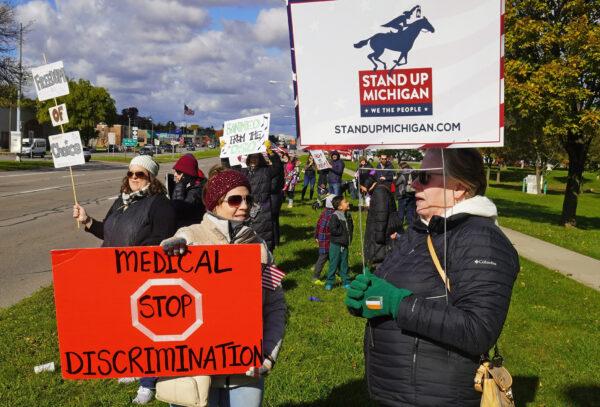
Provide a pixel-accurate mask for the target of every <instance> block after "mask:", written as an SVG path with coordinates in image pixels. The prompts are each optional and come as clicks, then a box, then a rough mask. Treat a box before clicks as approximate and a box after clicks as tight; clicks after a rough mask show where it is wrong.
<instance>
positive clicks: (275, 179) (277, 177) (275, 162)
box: [269, 153, 285, 195]
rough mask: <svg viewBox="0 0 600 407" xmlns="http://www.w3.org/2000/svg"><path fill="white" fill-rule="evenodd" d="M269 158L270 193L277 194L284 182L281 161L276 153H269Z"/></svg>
mask: <svg viewBox="0 0 600 407" xmlns="http://www.w3.org/2000/svg"><path fill="white" fill-rule="evenodd" d="M269 160H270V161H271V166H270V167H269V170H270V172H271V195H279V194H281V191H282V190H283V184H284V183H285V174H284V170H283V163H282V162H281V158H280V157H279V154H277V153H273V154H271V155H269Z"/></svg>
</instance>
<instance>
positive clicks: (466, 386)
mask: <svg viewBox="0 0 600 407" xmlns="http://www.w3.org/2000/svg"><path fill="white" fill-rule="evenodd" d="M480 198H481V199H486V198H483V197H480ZM488 202H490V201H489V200H488ZM490 204H491V202H490ZM492 205H493V204H492ZM494 210H495V207H494ZM447 228H448V229H447V230H448V231H447V241H448V250H447V253H448V257H447V272H448V278H449V280H450V287H451V293H450V294H449V295H448V303H449V305H447V304H446V298H445V289H444V284H443V282H442V279H441V277H440V275H439V274H438V272H437V271H436V269H435V266H434V265H433V262H432V260H431V257H430V255H429V251H428V249H427V241H426V239H427V235H428V233H431V235H432V237H433V242H434V246H435V250H436V252H437V255H438V257H439V259H440V262H441V263H442V264H444V258H443V253H444V251H443V241H444V227H443V219H442V218H439V217H434V218H432V220H431V222H430V223H429V226H428V227H427V226H425V224H423V223H422V222H420V221H418V222H415V224H414V225H413V226H411V229H410V230H409V231H408V233H406V234H404V235H402V236H401V238H400V241H399V244H397V245H395V246H394V250H393V251H392V252H391V253H390V254H389V255H388V256H387V257H386V259H385V261H384V263H383V264H381V266H380V267H379V268H378V269H377V271H376V274H377V275H378V276H379V277H381V278H384V279H385V280H387V281H389V282H391V283H392V284H394V285H395V286H397V287H402V288H406V289H409V290H411V291H412V292H413V293H414V294H413V295H412V296H410V297H407V298H405V299H404V300H403V301H402V302H401V303H400V306H399V309H398V315H397V318H396V320H393V319H392V318H391V317H381V318H373V319H372V320H370V321H369V322H368V324H367V327H366V330H365V364H366V375H367V381H368V387H369V392H370V394H371V397H372V398H373V399H375V400H377V401H379V402H380V403H381V404H382V405H385V406H435V407H439V406H473V407H474V406H479V403H480V400H481V394H480V393H477V392H476V391H475V390H474V389H473V377H474V376H475V371H476V370H477V366H478V363H479V356H480V355H481V354H482V353H485V352H487V351H488V350H489V349H490V348H491V347H492V346H493V345H494V343H495V342H496V340H497V339H498V336H499V335H500V332H501V331H502V326H503V325H504V320H505V318H506V314H507V312H508V307H509V304H510V297H511V293H512V287H513V283H514V281H515V279H516V277H517V273H518V271H519V258H518V255H517V252H516V251H515V250H514V248H513V246H512V244H511V243H510V241H509V240H508V239H507V238H506V236H504V234H503V233H502V231H501V230H500V229H499V228H498V226H496V225H495V224H494V218H493V217H482V216H475V215H471V214H469V213H459V214H456V215H453V216H451V217H449V218H448V222H447Z"/></svg>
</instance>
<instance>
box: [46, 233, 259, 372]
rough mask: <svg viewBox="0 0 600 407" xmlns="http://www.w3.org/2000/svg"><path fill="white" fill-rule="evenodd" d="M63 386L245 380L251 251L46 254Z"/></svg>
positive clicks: (253, 294)
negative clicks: (74, 382) (114, 380)
mask: <svg viewBox="0 0 600 407" xmlns="http://www.w3.org/2000/svg"><path fill="white" fill-rule="evenodd" d="M52 272H53V276H54V297H55V302H56V320H57V325H58V342H59V349H60V358H61V367H62V375H63V377H64V378H66V379H92V378H109V377H144V376H157V377H159V376H186V375H187V376H190V375H199V374H209V375H210V374H235V373H244V372H246V371H247V370H248V369H249V368H250V367H251V366H255V367H257V366H260V365H261V362H262V345H261V344H262V288H261V264H260V246H259V245H257V244H248V245H218V246H190V247H189V252H188V253H187V254H186V255H184V256H181V257H180V256H168V255H167V254H165V253H164V252H163V250H162V249H161V248H160V247H135V248H133V247H128V248H101V249H74V250H54V251H52Z"/></svg>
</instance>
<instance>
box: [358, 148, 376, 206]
mask: <svg viewBox="0 0 600 407" xmlns="http://www.w3.org/2000/svg"><path fill="white" fill-rule="evenodd" d="M374 176H375V170H373V166H372V165H371V164H370V163H369V161H367V159H366V158H365V157H360V158H359V159H358V177H357V178H358V190H359V193H360V197H361V201H362V202H364V206H366V207H368V206H369V204H370V200H371V190H372V189H373V187H375V180H374V179H373V177H374Z"/></svg>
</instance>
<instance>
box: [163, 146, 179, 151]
mask: <svg viewBox="0 0 600 407" xmlns="http://www.w3.org/2000/svg"><path fill="white" fill-rule="evenodd" d="M163 149H164V152H165V153H173V152H176V151H177V147H176V146H172V145H171V144H165V145H164V146H163ZM173 150H175V151H173Z"/></svg>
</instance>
